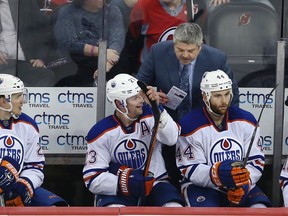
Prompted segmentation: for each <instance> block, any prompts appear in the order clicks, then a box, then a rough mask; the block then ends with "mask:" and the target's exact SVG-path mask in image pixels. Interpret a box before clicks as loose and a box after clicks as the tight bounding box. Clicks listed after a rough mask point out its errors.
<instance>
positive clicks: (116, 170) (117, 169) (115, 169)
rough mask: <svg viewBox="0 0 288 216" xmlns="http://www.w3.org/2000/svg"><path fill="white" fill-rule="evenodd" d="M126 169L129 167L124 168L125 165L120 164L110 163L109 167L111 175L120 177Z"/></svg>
mask: <svg viewBox="0 0 288 216" xmlns="http://www.w3.org/2000/svg"><path fill="white" fill-rule="evenodd" d="M126 168H128V166H124V165H122V164H119V163H114V162H110V163H109V167H108V171H109V172H110V173H113V174H114V175H117V176H118V175H119V174H120V173H121V172H123V170H125V169H126Z"/></svg>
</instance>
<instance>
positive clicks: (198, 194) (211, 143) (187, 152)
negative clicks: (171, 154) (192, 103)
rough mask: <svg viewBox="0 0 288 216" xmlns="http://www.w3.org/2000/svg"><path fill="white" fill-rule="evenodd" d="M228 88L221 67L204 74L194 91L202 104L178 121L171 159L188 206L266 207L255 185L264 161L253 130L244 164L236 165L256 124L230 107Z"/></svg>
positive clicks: (229, 91)
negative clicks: (174, 160) (198, 91)
mask: <svg viewBox="0 0 288 216" xmlns="http://www.w3.org/2000/svg"><path fill="white" fill-rule="evenodd" d="M231 88H232V81H231V80H230V78H229V77H228V76H227V75H226V73H224V72H223V71H221V70H216V71H212V72H206V73H204V75H203V77H202V81H201V84H200V89H201V91H202V98H203V101H204V103H205V106H204V107H202V108H198V109H195V110H192V111H190V112H189V113H187V114H186V115H185V116H184V117H183V119H182V120H181V121H180V125H181V135H180V137H179V140H178V142H177V144H176V162H177V166H178V168H179V169H180V170H181V173H182V175H183V177H184V178H183V181H182V183H181V190H182V192H183V194H184V197H185V200H186V202H187V205H188V206H205V207H206V206H209V207H224V206H244V207H259V208H261V207H267V206H271V203H270V201H269V199H268V197H267V196H266V195H265V194H264V193H263V192H262V191H261V189H260V188H259V187H258V186H257V185H256V184H257V182H258V180H259V179H260V177H261V176H262V172H263V169H264V164H265V157H264V154H263V152H262V150H261V146H262V144H261V139H260V137H259V133H260V129H259V128H258V129H257V133H256V135H255V139H254V142H253V144H252V148H251V153H250V155H249V157H248V162H247V165H246V166H245V167H243V166H242V163H241V162H242V161H243V159H244V158H245V156H246V152H247V150H248V146H249V144H250V140H251V138H252V134H253V131H254V128H255V127H257V126H258V123H257V121H256V119H255V118H254V116H253V115H252V114H251V113H249V112H247V111H245V110H243V109H241V108H239V107H237V106H230V102H231V100H232V97H233V94H232V90H231ZM248 195H249V196H248Z"/></svg>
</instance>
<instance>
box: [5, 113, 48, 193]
mask: <svg viewBox="0 0 288 216" xmlns="http://www.w3.org/2000/svg"><path fill="white" fill-rule="evenodd" d="M0 128H1V129H0V159H1V160H2V158H3V157H4V156H9V157H11V158H13V159H14V160H16V161H17V162H18V163H19V165H20V170H19V174H20V177H26V178H28V179H29V180H30V181H31V182H32V184H33V187H34V188H37V187H39V186H41V184H42V183H43V180H44V174H43V167H44V162H45V158H44V154H43V153H42V149H41V146H40V145H39V129H38V126H37V124H36V122H35V121H34V120H33V119H32V118H30V117H29V116H28V115H26V114H24V113H22V114H21V115H20V116H19V118H18V119H17V120H15V119H13V118H10V120H4V121H0Z"/></svg>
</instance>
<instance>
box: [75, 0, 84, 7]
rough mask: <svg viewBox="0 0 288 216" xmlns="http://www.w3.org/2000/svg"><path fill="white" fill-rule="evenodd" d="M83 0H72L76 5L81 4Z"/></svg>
mask: <svg viewBox="0 0 288 216" xmlns="http://www.w3.org/2000/svg"><path fill="white" fill-rule="evenodd" d="M84 1H85V0H73V4H74V5H77V6H81V5H82V4H83V2H84Z"/></svg>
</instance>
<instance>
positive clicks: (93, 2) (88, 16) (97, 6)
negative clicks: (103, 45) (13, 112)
mask: <svg viewBox="0 0 288 216" xmlns="http://www.w3.org/2000/svg"><path fill="white" fill-rule="evenodd" d="M104 4H105V3H104V0H75V1H73V2H72V4H69V5H65V6H63V7H61V8H60V9H59V11H58V16H57V21H56V24H55V29H54V30H55V31H54V32H55V37H56V40H57V44H58V47H59V49H60V50H62V51H64V52H65V51H66V52H68V53H69V54H70V56H71V58H72V59H73V60H74V62H75V63H76V64H77V66H78V70H77V73H76V74H75V75H74V76H69V77H65V78H64V79H62V80H60V81H59V83H58V85H57V86H92V85H93V83H94V82H93V81H94V78H95V77H96V76H97V73H95V71H97V68H98V55H99V47H98V45H99V41H100V40H101V39H102V35H103V36H104V38H107V62H106V70H107V72H109V71H110V69H111V68H112V67H113V66H114V65H115V64H116V63H117V62H118V59H119V53H120V52H121V50H122V48H123V46H124V36H125V35H124V27H123V20H122V16H121V13H120V10H119V9H118V8H117V7H116V6H113V5H109V4H106V5H105V7H103V6H104ZM103 10H105V13H106V15H105V16H106V22H105V24H104V27H105V29H106V30H105V32H102V31H103V29H102V27H103V22H102V20H103V19H102V18H103V16H104V15H103ZM102 33H103V34H102ZM113 75H114V74H110V73H107V79H110V78H111V77H113ZM93 76H94V78H93Z"/></svg>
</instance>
